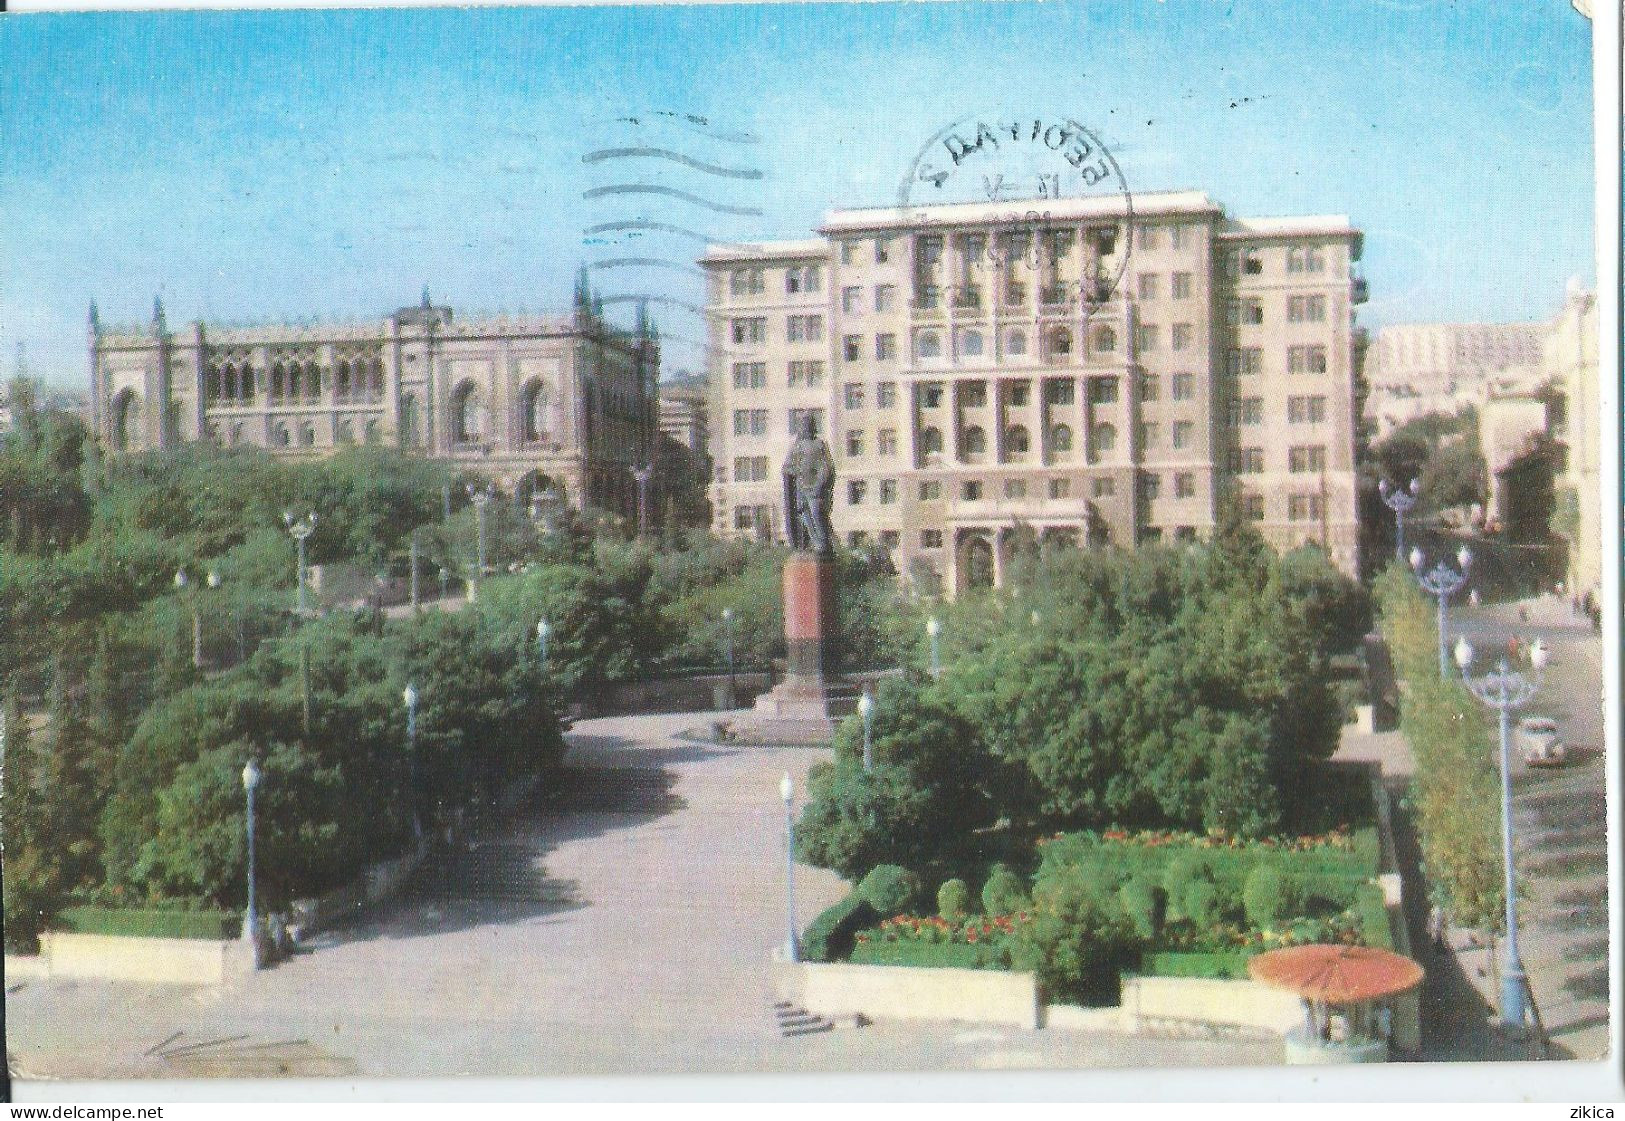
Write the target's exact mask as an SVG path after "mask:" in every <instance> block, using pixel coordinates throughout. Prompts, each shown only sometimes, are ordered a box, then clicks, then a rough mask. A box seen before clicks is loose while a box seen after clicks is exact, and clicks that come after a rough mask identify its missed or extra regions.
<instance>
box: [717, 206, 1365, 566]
mask: <svg viewBox="0 0 1625 1121" xmlns="http://www.w3.org/2000/svg"><path fill="white" fill-rule="evenodd" d="M1024 209H1025V207H1016V206H1013V205H1012V204H1009V203H997V204H953V205H944V206H937V207H928V208H924V209H923V210H921V209H918V208H916V209H912V210H910V211H909V212H908V213H907V214H903V213H901V212H899V211H898V210H896V209H889V208H877V209H872V210H838V211H834V212H832V213H830V214H829V215H828V217H827V220H826V222H825V223H824V226H823V227H822V228H821V229H820V230H819V231H818V232H819V234H820V235H821V236H819V237H817V238H814V239H811V240H804V241H786V242H769V243H760V244H735V245H717V246H712V247H711V248H710V249H708V250H707V252H706V254H705V256H704V257H703V258H702V261H701V264H702V265H703V266H704V268H705V269H706V270H707V272H708V274H709V280H710V293H709V303H710V312H711V332H712V337H711V342H712V353H713V359H712V361H713V368H712V370H711V387H712V389H711V392H712V416H713V417H714V418H715V425H714V431H713V436H712V439H713V447H712V453H713V456H714V457H715V464H716V468H715V482H714V485H713V509H714V511H715V518H716V528H717V530H718V531H719V532H722V533H736V534H747V533H748V534H760V535H764V536H765V535H772V536H779V537H782V536H783V528H784V527H783V521H784V511H783V510H782V508H781V507H782V505H783V498H782V491H781V485H780V479H779V472H780V469H781V467H782V464H783V461H784V456H785V453H786V451H787V450H788V448H789V445H790V441H791V439H792V434H793V432H794V430H795V428H796V425H797V422H798V421H799V419H800V418H801V416H803V415H805V414H810V415H811V416H812V417H813V418H814V420H815V421H816V423H817V427H818V430H819V432H820V434H822V435H824V436H825V438H826V439H827V440H828V441H829V444H830V447H831V450H832V451H833V452H834V455H835V459H836V464H837V472H838V477H839V478H838V484H837V486H838V493H837V495H836V500H835V508H834V511H833V523H834V525H835V528H836V530H837V532H838V533H839V534H840V536H841V538H842V540H843V541H844V542H846V543H848V544H851V545H860V544H863V543H866V542H872V543H876V544H879V545H881V546H883V547H885V548H886V549H888V550H890V551H891V553H892V555H893V558H894V560H895V562H896V563H897V566H898V569H899V571H900V572H903V573H904V574H905V575H906V576H907V577H909V578H910V579H912V580H913V581H914V582H915V583H916V585H917V586H920V587H922V588H923V589H925V590H932V589H934V588H938V587H940V588H941V589H942V590H943V591H945V592H946V593H947V594H950V595H951V594H956V593H957V592H959V591H961V590H963V589H965V588H968V587H974V586H979V585H986V584H998V583H1000V582H1002V579H1003V572H1004V567H1005V564H1006V562H1007V560H1008V557H1009V549H1010V546H1011V543H1012V541H1013V540H1014V539H1015V534H1017V533H1018V532H1019V531H1020V529H1021V527H1022V526H1026V527H1030V528H1031V529H1032V530H1033V531H1035V532H1036V533H1038V534H1040V535H1041V536H1042V537H1045V538H1048V539H1050V540H1054V541H1062V542H1070V543H1075V544H1078V545H1089V544H1094V545H1099V544H1106V543H1119V544H1128V545H1132V544H1135V543H1137V542H1142V541H1147V540H1156V539H1159V538H1160V539H1193V538H1199V537H1202V536H1205V535H1207V534H1208V533H1210V532H1211V531H1212V528H1213V526H1214V524H1215V521H1216V518H1217V515H1218V509H1219V502H1220V499H1221V496H1222V495H1224V494H1225V493H1226V492H1227V491H1229V492H1233V494H1234V498H1235V500H1236V501H1237V502H1238V503H1240V504H1241V507H1242V508H1243V510H1244V511H1245V512H1246V514H1247V515H1248V516H1249V517H1251V518H1252V519H1253V520H1254V521H1255V522H1256V523H1257V525H1258V526H1259V528H1260V530H1261V531H1262V532H1263V533H1264V535H1265V536H1266V537H1267V538H1268V539H1269V540H1270V541H1271V542H1272V543H1274V544H1276V545H1277V546H1280V547H1291V546H1296V545H1301V544H1304V543H1305V542H1312V543H1315V544H1318V545H1320V546H1322V547H1323V548H1324V549H1325V550H1326V552H1327V553H1328V555H1329V556H1331V557H1332V558H1333V560H1334V561H1335V562H1336V563H1337V564H1338V565H1339V566H1340V567H1341V568H1343V569H1344V570H1346V571H1348V572H1351V573H1352V572H1354V571H1356V569H1357V567H1358V563H1359V557H1358V533H1357V523H1356V502H1355V476H1354V462H1353V457H1354V439H1353V434H1354V424H1355V421H1356V416H1355V401H1354V381H1355V379H1354V353H1353V330H1352V321H1353V305H1354V304H1355V303H1357V302H1359V301H1360V300H1361V299H1363V281H1360V280H1358V279H1357V278H1355V276H1354V275H1353V272H1352V264H1353V262H1354V261H1356V260H1358V258H1359V255H1360V247H1361V234H1360V231H1359V230H1357V229H1355V228H1354V227H1353V226H1352V225H1350V223H1349V221H1348V219H1347V218H1343V217H1308V218H1271V219H1231V218H1228V217H1226V215H1225V213H1224V211H1223V209H1222V208H1221V207H1220V206H1218V205H1217V204H1216V203H1214V202H1212V201H1211V200H1209V199H1208V197H1207V196H1206V195H1205V194H1203V193H1201V192H1195V191H1189V192H1169V193H1161V194H1152V195H1140V196H1136V197H1135V199H1134V202H1133V213H1132V214H1130V213H1128V212H1127V209H1126V207H1125V205H1124V202H1123V200H1122V199H1121V198H1081V199H1071V200H1055V199H1048V200H1044V201H1043V202H1042V205H1041V209H1042V210H1043V211H1044V212H1045V217H1044V218H1043V219H1042V220H1039V221H1033V220H1031V219H1023V220H1021V221H1017V222H1014V223H1012V222H1011V221H1010V220H1009V217H1008V216H1009V215H1010V214H1011V212H1012V211H1019V210H1024Z"/></svg>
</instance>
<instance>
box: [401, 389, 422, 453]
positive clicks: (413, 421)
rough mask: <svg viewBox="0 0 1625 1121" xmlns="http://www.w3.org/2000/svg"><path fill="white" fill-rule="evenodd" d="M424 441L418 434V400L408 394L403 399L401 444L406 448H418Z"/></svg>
mask: <svg viewBox="0 0 1625 1121" xmlns="http://www.w3.org/2000/svg"><path fill="white" fill-rule="evenodd" d="M421 440H422V437H421V436H420V435H419V433H418V399H417V397H416V396H414V395H413V394H411V393H408V394H407V395H406V396H405V397H403V398H402V399H401V443H402V445H404V446H405V447H409V448H413V447H416V446H417V445H418V444H419V443H420V442H421Z"/></svg>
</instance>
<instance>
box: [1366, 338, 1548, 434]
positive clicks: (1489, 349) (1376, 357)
mask: <svg viewBox="0 0 1625 1121" xmlns="http://www.w3.org/2000/svg"><path fill="white" fill-rule="evenodd" d="M1546 331H1547V328H1546V325H1545V324H1543V323H1405V324H1396V325H1394V326H1390V327H1382V328H1379V329H1378V330H1377V332H1376V335H1375V337H1374V338H1373V339H1372V342H1371V347H1370V350H1369V351H1368V353H1367V356H1366V366H1365V378H1366V382H1367V393H1366V399H1365V417H1366V420H1367V421H1368V422H1369V423H1370V424H1371V425H1372V426H1373V430H1374V434H1375V436H1376V438H1378V439H1381V438H1383V437H1385V436H1387V435H1389V434H1390V433H1391V432H1393V430H1394V429H1396V428H1398V427H1400V426H1401V425H1403V424H1405V423H1406V422H1407V421H1411V420H1415V419H1416V418H1417V417H1422V416H1426V415H1427V414H1429V413H1444V414H1446V415H1450V416H1453V415H1455V413H1456V412H1457V411H1458V410H1459V409H1460V408H1461V407H1462V406H1463V405H1466V404H1471V405H1475V406H1476V405H1478V404H1480V403H1482V402H1483V401H1484V400H1485V399H1486V398H1487V397H1488V396H1490V395H1491V394H1492V393H1501V394H1505V393H1506V392H1508V391H1510V390H1516V389H1518V388H1527V386H1528V385H1529V384H1530V383H1531V382H1532V381H1538V380H1539V378H1540V376H1541V368H1542V364H1543V361H1544V358H1543V354H1542V348H1543V345H1544V339H1545V336H1546Z"/></svg>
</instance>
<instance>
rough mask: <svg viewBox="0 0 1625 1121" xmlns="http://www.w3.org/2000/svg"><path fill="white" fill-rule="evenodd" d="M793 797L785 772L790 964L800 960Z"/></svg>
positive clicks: (782, 788)
mask: <svg viewBox="0 0 1625 1121" xmlns="http://www.w3.org/2000/svg"><path fill="white" fill-rule="evenodd" d="M795 797H796V786H795V783H793V782H791V781H790V772H789V771H785V772H784V777H783V778H781V779H779V798H780V799H782V800H783V802H784V877H785V878H784V888H785V903H786V911H785V914H786V918H787V919H788V920H789V937H788V938H787V939H786V940H785V944H784V953H785V958H786V959H787V960H789V961H792V962H794V961H800V960H801V947H800V944H799V942H800V939H799V936H798V934H797V931H796V819H795V814H794V812H793V807H794V805H795Z"/></svg>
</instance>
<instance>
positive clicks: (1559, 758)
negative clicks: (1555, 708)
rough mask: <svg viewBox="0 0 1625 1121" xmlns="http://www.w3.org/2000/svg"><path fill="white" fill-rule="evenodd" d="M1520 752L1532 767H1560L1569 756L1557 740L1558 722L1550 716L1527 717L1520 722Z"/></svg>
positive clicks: (1561, 743)
mask: <svg viewBox="0 0 1625 1121" xmlns="http://www.w3.org/2000/svg"><path fill="white" fill-rule="evenodd" d="M1517 743H1518V751H1519V753H1520V754H1521V755H1522V756H1523V761H1524V762H1525V763H1526V764H1528V765H1529V766H1531V767H1560V766H1562V765H1563V760H1564V758H1565V757H1567V755H1568V749H1567V748H1565V747H1564V746H1563V741H1562V740H1560V739H1558V738H1557V721H1555V720H1553V719H1552V718H1551V717H1549V716H1526V717H1524V718H1523V719H1522V720H1520V721H1518V732H1517Z"/></svg>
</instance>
